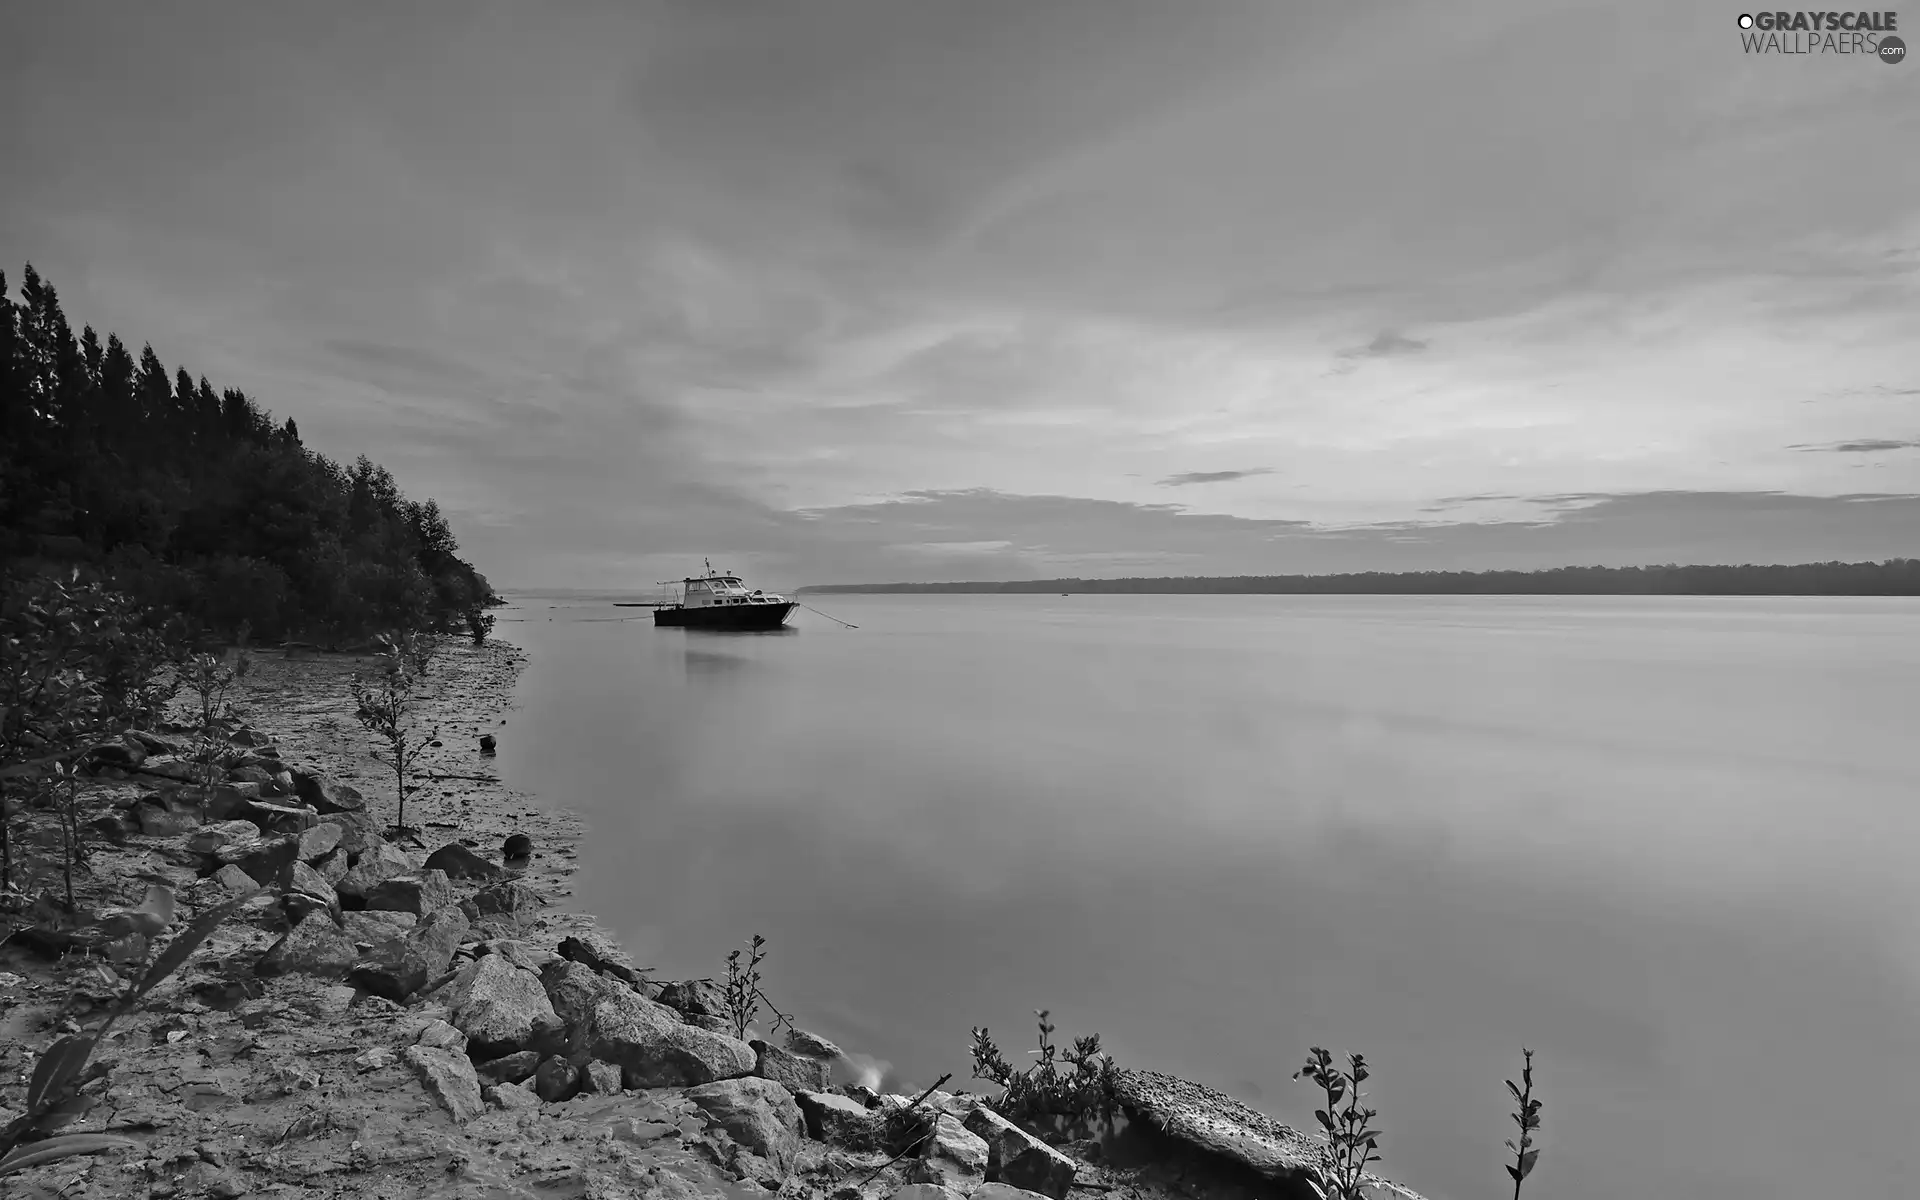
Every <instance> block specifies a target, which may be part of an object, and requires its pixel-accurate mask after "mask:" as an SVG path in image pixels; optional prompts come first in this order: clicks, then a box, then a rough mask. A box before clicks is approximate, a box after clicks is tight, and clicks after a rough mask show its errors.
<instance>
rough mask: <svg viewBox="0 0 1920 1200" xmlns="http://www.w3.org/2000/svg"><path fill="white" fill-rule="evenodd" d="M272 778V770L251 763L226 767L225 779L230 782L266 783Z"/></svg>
mask: <svg viewBox="0 0 1920 1200" xmlns="http://www.w3.org/2000/svg"><path fill="white" fill-rule="evenodd" d="M272 778H273V772H272V771H269V770H267V769H266V768H264V767H256V766H253V765H252V764H246V765H242V766H237V767H229V768H227V780H228V782H230V783H267V782H269V781H270V780H272Z"/></svg>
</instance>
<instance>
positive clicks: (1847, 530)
mask: <svg viewBox="0 0 1920 1200" xmlns="http://www.w3.org/2000/svg"><path fill="white" fill-rule="evenodd" d="M1738 13H1739V9H1738V7H1737V6H1733V5H1717V4H1705V3H1682V4H1674V3H1659V4H1650V3H1640V2H1637V0H1628V2H1622V0H1605V2H1601V3H1573V2H1569V0H1478V2H1475V3H1463V4H1449V5H1434V4H1420V3H1412V2H1403V3H1391V2H1374V0H1343V2H1339V3H1297V4H1282V3H1275V2H1273V0H1248V2H1241V0H1181V2H1180V3H1167V2H1165V0H1040V2H1035V0H969V2H968V3H965V4H961V3H954V2H951V0H940V2H934V0H924V2H923V0H871V2H860V3H854V2H843V0H798V2H796V0H767V2H764V3H760V2H748V0H700V2H694V0H682V2H667V3H653V2H633V3H620V4H585V3H564V4H559V3H557V4H544V5H525V4H494V3H483V2H462V3H420V4H409V5H368V4H355V3H331V4H327V5H257V4H224V5H221V4H203V3H182V4H169V5H139V6H133V5H123V4H93V3H85V2H81V0H68V2H66V3H62V4H58V5H31V6H29V5H13V6H8V8H7V10H6V12H5V15H4V16H0V44H4V45H6V46H8V47H9V48H10V50H11V52H10V53H9V54H8V55H6V56H5V61H4V63H0V103H4V105H5V109H4V111H5V114H6V119H5V120H3V121H0V163H4V164H5V167H4V180H5V182H4V186H0V265H3V266H4V269H6V270H7V271H8V272H9V274H10V277H11V278H13V279H15V280H17V279H18V270H19V267H20V266H21V265H22V264H24V263H27V262H31V263H32V264H33V265H34V266H35V267H36V268H37V269H38V270H39V271H40V272H41V273H42V274H43V275H45V276H46V277H48V278H49V279H50V280H51V281H52V282H53V283H54V284H55V285H56V286H57V287H58V288H59V289H60V294H61V297H62V300H63V302H64V304H65V306H66V309H67V312H68V315H69V317H70V318H71V319H72V320H73V321H74V323H75V324H76V325H78V324H80V323H81V322H89V323H92V324H93V325H94V326H95V327H96V328H97V329H99V330H101V331H102V333H103V334H104V333H105V332H106V331H108V330H112V331H115V332H118V333H119V334H120V335H121V336H122V337H123V338H124V339H126V340H128V341H129V343H130V344H132V345H134V346H135V347H136V348H137V347H138V345H139V344H140V343H141V342H143V341H150V342H151V343H152V344H153V346H154V348H155V349H156V350H157V351H158V352H159V354H160V356H161V358H162V359H163V360H164V361H165V362H166V363H167V364H168V365H169V366H170V367H171V366H185V367H186V368H187V369H188V370H189V371H191V372H192V373H194V374H195V375H196V376H198V375H206V376H207V377H209V378H210V379H211V380H212V381H213V383H214V385H215V387H216V388H224V387H229V386H236V387H240V388H243V389H244V390H246V391H247V392H248V393H249V394H252V395H254V396H255V397H257V398H258V399H259V400H260V401H261V402H262V403H263V404H264V405H266V406H267V407H268V408H270V409H271V410H273V412H274V413H275V414H276V415H277V416H292V417H294V418H295V419H296V420H297V421H298V423H299V426H300V429H301V432H302V434H303V436H304V438H305V440H306V442H307V443H308V445H309V446H311V447H313V448H314V449H317V450H319V451H321V452H324V453H326V454H329V455H331V456H333V457H336V458H341V459H347V460H351V459H352V458H353V457H354V456H356V455H358V454H361V453H366V454H368V455H369V456H371V457H373V458H374V459H376V460H377V461H379V462H382V463H384V464H385V465H386V466H388V467H389V468H391V469H392V470H393V471H394V473H395V475H396V476H397V477H398V478H399V480H400V483H401V485H402V486H403V488H405V489H406V490H407V492H408V494H410V495H412V496H414V497H416V498H424V497H427V496H432V497H434V498H436V499H437V500H438V501H439V502H440V504H441V506H442V507H443V509H444V510H445V511H446V512H447V513H448V515H449V517H450V520H451V522H452V524H453V528H454V532H455V533H456V535H457V536H458V538H459V539H460V542H461V545H462V547H463V553H465V554H466V555H467V556H468V557H469V558H471V559H472V560H473V561H474V562H475V564H476V565H477V566H478V567H479V568H480V569H481V571H482V572H483V573H485V574H486V575H487V576H488V577H489V578H490V579H491V580H492V581H493V582H494V583H495V584H496V585H500V586H505V587H536V586H559V587H594V588H620V587H629V586H642V587H644V586H648V585H651V584H652V583H653V582H654V581H655V580H657V579H666V578H671V577H677V576H679V575H682V574H685V573H687V572H688V571H690V570H693V569H697V568H698V565H699V562H700V559H701V558H703V557H707V556H711V557H712V558H713V559H714V561H715V565H719V566H724V567H727V568H731V569H734V570H739V571H742V572H747V573H750V574H751V576H752V578H753V582H755V583H756V584H765V585H768V586H773V585H779V586H793V585H797V584H804V583H824V582H852V581H861V580H866V581H893V580H939V579H1013V578H1045V577H1054V576H1062V575H1079V576H1114V575H1142V574H1146V575H1201V574H1266V573H1292V572H1323V571H1338V570H1365V569H1374V570H1402V569H1436V568H1443V569H1486V568H1495V567H1501V568H1507V567H1547V566H1556V565H1563V564H1568V563H1606V564H1615V565H1620V564H1632V563H1659V562H1670V561H1695V562H1740V561H1807V560H1826V559H1834V558H1845V559H1861V558H1886V557H1895V556H1900V557H1905V556H1912V555H1914V554H1920V303H1916V302H1917V301H1920V159H1916V156H1915V155H1914V154H1913V153H1912V152H1911V147H1913V146H1915V145H1917V144H1920V64H1913V63H1906V64H1898V65H1888V64H1883V63H1881V62H1878V61H1876V60H1875V59H1874V58H1872V57H1861V56H1854V55H1847V56H1841V55H1803V56H1797V57H1788V56H1781V55H1759V56H1756V55H1748V54H1745V53H1743V51H1742V48H1741V44H1740V38H1739V30H1738V29H1737V28H1736V25H1735V18H1736V17H1737V15H1738ZM1913 23H1914V26H1915V29H1916V32H1920V10H1917V11H1916V12H1915V13H1914V14H1913ZM1908 36H1909V37H1911V36H1913V35H1911V34H1909V35H1908Z"/></svg>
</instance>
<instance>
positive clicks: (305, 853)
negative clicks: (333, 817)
mask: <svg viewBox="0 0 1920 1200" xmlns="http://www.w3.org/2000/svg"><path fill="white" fill-rule="evenodd" d="M346 832H347V830H346V827H345V826H343V825H341V824H340V822H338V821H326V822H322V823H321V824H318V825H313V826H310V827H309V828H307V829H304V830H301V832H300V850H299V857H300V861H301V862H306V863H310V862H313V861H315V860H316V859H319V858H322V857H325V856H326V855H328V854H331V853H333V852H334V851H335V850H336V849H338V848H339V846H340V838H341V837H342V836H343V835H344V834H345V833H346ZM340 873H341V874H342V875H345V874H346V869H345V868H344V867H343V868H342V869H341V872H340Z"/></svg>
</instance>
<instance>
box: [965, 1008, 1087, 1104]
mask: <svg viewBox="0 0 1920 1200" xmlns="http://www.w3.org/2000/svg"><path fill="white" fill-rule="evenodd" d="M1033 1015H1034V1016H1035V1017H1036V1018H1038V1020H1039V1024H1040V1046H1039V1049H1037V1050H1033V1051H1030V1053H1032V1054H1034V1055H1036V1056H1037V1057H1038V1058H1039V1061H1038V1062H1036V1063H1034V1064H1033V1065H1032V1066H1029V1067H1026V1068H1024V1069H1022V1070H1015V1069H1014V1067H1013V1064H1012V1063H1009V1062H1008V1061H1007V1059H1006V1056H1005V1055H1004V1054H1002V1053H1001V1052H1000V1047H999V1046H998V1045H996V1044H995V1043H994V1040H993V1035H992V1034H990V1033H989V1032H988V1031H987V1029H986V1027H985V1026H977V1027H975V1028H974V1029H973V1031H972V1033H973V1044H972V1045H971V1046H970V1047H969V1050H970V1051H971V1053H972V1055H973V1077H974V1078H975V1079H985V1080H988V1081H989V1082H992V1083H996V1084H998V1085H1000V1088H1001V1089H1002V1090H1001V1094H1000V1096H999V1097H998V1098H997V1099H995V1100H993V1101H991V1102H990V1103H991V1104H992V1105H993V1107H994V1108H995V1109H996V1110H997V1111H999V1112H1000V1113H1001V1114H1002V1115H1003V1116H1006V1117H1009V1118H1012V1119H1015V1120H1021V1119H1032V1118H1034V1117H1040V1116H1065V1117H1083V1116H1092V1115H1100V1116H1105V1117H1111V1116H1112V1115H1113V1112H1114V1110H1115V1108H1116V1107H1117V1105H1118V1099H1117V1097H1116V1095H1115V1085H1116V1084H1117V1083H1118V1082H1119V1067H1118V1066H1117V1065H1116V1064H1115V1063H1114V1061H1113V1056H1112V1055H1110V1054H1107V1053H1106V1052H1105V1051H1103V1050H1101V1049H1100V1035H1099V1034H1097V1033H1096V1034H1091V1035H1089V1036H1087V1037H1082V1038H1075V1039H1074V1042H1073V1049H1071V1050H1069V1051H1067V1052H1066V1053H1065V1054H1062V1053H1060V1051H1059V1050H1058V1048H1057V1047H1055V1046H1054V1044H1053V1033H1054V1025H1053V1022H1052V1021H1051V1020H1050V1019H1049V1015H1048V1012H1047V1010H1046V1009H1044V1008H1043V1009H1038V1010H1036V1011H1035V1012H1034V1014H1033ZM1063 1062H1064V1063H1066V1064H1067V1065H1069V1066H1071V1067H1072V1068H1073V1069H1072V1070H1071V1071H1066V1070H1062V1069H1061V1063H1063Z"/></svg>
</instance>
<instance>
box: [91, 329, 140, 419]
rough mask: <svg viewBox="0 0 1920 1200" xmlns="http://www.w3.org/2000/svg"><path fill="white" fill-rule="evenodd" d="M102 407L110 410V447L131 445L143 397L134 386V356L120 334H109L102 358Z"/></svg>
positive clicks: (108, 412) (107, 414)
mask: <svg viewBox="0 0 1920 1200" xmlns="http://www.w3.org/2000/svg"><path fill="white" fill-rule="evenodd" d="M100 398H101V407H102V408H103V409H104V410H105V412H106V425H107V430H106V437H105V438H104V439H103V441H104V442H105V443H106V444H107V445H110V446H120V445H127V444H131V443H132V441H133V440H134V438H135V436H136V431H137V429H138V427H139V423H140V399H139V393H138V391H137V390H136V389H135V386H134V368H133V355H131V354H129V353H127V348H126V346H125V345H123V344H121V341H120V336H119V335H118V334H113V333H110V334H108V335H107V351H106V354H105V355H103V356H102V357H101V360H100Z"/></svg>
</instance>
